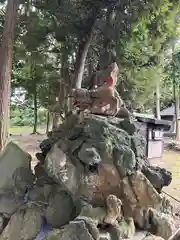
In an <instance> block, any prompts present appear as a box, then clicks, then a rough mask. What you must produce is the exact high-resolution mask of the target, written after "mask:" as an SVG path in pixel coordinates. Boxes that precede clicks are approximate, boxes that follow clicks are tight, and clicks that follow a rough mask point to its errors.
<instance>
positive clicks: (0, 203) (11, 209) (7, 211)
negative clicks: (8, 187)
mask: <svg viewBox="0 0 180 240" xmlns="http://www.w3.org/2000/svg"><path fill="white" fill-rule="evenodd" d="M23 204H24V199H23V198H22V197H18V196H17V195H15V194H14V193H12V192H7V193H4V194H1V195H0V213H3V215H4V216H5V217H7V218H9V217H11V215H12V214H14V213H15V212H16V211H17V210H18V209H19V207H20V206H22V205H23Z"/></svg>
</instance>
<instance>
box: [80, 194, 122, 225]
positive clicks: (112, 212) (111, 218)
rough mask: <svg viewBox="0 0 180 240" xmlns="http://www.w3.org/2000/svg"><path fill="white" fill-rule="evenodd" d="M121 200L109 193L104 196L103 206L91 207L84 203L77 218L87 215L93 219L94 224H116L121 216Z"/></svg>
mask: <svg viewBox="0 0 180 240" xmlns="http://www.w3.org/2000/svg"><path fill="white" fill-rule="evenodd" d="M121 207H122V202H121V200H120V199H118V198H117V197H116V196H114V195H109V196H108V197H107V198H106V206H105V207H95V208H94V207H92V205H90V204H86V205H85V206H84V207H83V208H82V210H81V213H80V215H79V216H78V218H82V217H89V218H91V219H93V221H94V222H95V224H96V225H98V224H102V225H104V224H110V225H118V220H117V219H121V217H122V212H121Z"/></svg>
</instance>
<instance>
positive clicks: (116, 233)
mask: <svg viewBox="0 0 180 240" xmlns="http://www.w3.org/2000/svg"><path fill="white" fill-rule="evenodd" d="M109 232H110V235H111V239H112V240H120V239H132V238H133V236H134V234H135V226H134V221H133V218H129V219H124V218H122V219H121V220H120V222H119V224H118V225H117V226H111V227H110V229H109Z"/></svg>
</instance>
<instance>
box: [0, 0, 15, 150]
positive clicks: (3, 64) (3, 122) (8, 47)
mask: <svg viewBox="0 0 180 240" xmlns="http://www.w3.org/2000/svg"><path fill="white" fill-rule="evenodd" d="M18 6H19V1H18V0H8V4H7V10H6V16H5V22H4V29H3V34H2V42H1V46H0V151H2V150H3V148H4V146H5V144H6V141H7V137H8V127H9V124H8V123H9V121H8V119H9V103H10V81H11V69H12V51H13V38H14V29H15V20H16V16H17V10H18Z"/></svg>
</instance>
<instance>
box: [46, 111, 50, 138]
mask: <svg viewBox="0 0 180 240" xmlns="http://www.w3.org/2000/svg"><path fill="white" fill-rule="evenodd" d="M49 124H50V113H49V110H47V116H46V134H48V132H49Z"/></svg>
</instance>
